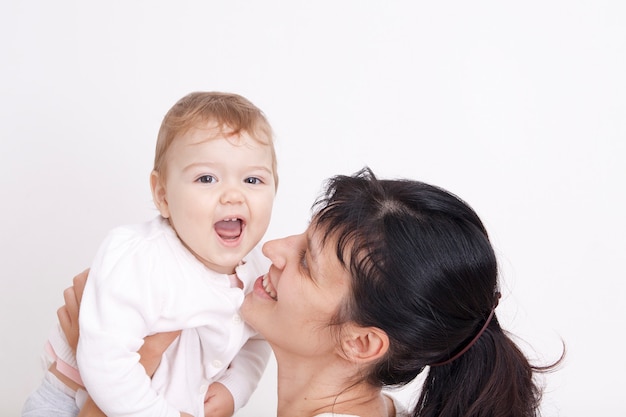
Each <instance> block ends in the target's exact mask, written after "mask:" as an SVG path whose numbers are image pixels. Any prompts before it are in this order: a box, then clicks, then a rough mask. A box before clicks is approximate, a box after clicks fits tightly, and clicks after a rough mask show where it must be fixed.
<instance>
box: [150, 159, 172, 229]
mask: <svg viewBox="0 0 626 417" xmlns="http://www.w3.org/2000/svg"><path fill="white" fill-rule="evenodd" d="M163 180H164V179H163V178H161V176H160V174H159V173H158V172H157V171H152V172H151V173H150V190H152V201H154V205H155V206H156V208H157V209H158V210H159V213H161V216H163V217H164V218H166V219H167V218H169V217H170V210H169V206H168V204H167V194H166V192H165V191H166V190H165V184H164V183H163Z"/></svg>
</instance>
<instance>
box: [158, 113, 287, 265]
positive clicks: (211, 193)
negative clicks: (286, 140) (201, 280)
mask: <svg viewBox="0 0 626 417" xmlns="http://www.w3.org/2000/svg"><path fill="white" fill-rule="evenodd" d="M166 165H167V169H166V174H165V176H166V178H161V179H160V180H161V183H162V184H163V189H162V195H163V197H162V198H159V200H160V201H161V204H158V206H159V211H160V212H161V215H163V216H164V217H167V218H169V219H170V223H171V224H172V226H173V227H174V229H175V230H176V233H177V234H178V236H179V237H180V239H181V240H182V241H183V243H184V244H185V245H186V246H187V247H188V248H189V250H190V251H191V252H192V253H193V254H194V255H195V256H196V257H197V258H198V259H199V260H200V261H201V262H202V263H204V264H205V265H206V266H207V267H209V268H211V269H213V270H215V271H217V272H221V273H227V274H230V273H233V272H234V268H235V266H237V264H238V263H239V262H240V261H241V260H242V259H243V257H244V256H245V255H246V254H247V253H248V252H250V251H251V250H252V249H253V248H254V247H255V246H256V245H257V244H258V243H259V241H260V240H261V238H262V237H263V235H264V234H265V232H266V230H267V227H268V225H269V222H270V217H271V214H272V206H273V203H274V197H275V195H276V184H275V180H274V178H275V176H274V171H273V166H274V164H273V156H272V151H271V148H270V146H269V145H266V144H262V143H260V142H258V141H257V140H255V139H253V138H252V137H250V136H249V135H248V133H246V132H243V133H241V134H240V135H239V136H229V137H226V136H224V134H223V133H222V132H220V130H218V129H217V128H215V127H214V126H213V125H207V127H206V128H203V129H199V128H197V129H191V130H190V131H188V132H187V133H185V134H184V135H181V136H179V137H177V138H176V139H175V140H174V142H173V143H172V144H171V147H170V149H169V150H168V153H167V157H166Z"/></svg>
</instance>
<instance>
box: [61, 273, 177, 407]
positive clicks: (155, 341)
mask: <svg viewBox="0 0 626 417" xmlns="http://www.w3.org/2000/svg"><path fill="white" fill-rule="evenodd" d="M88 272H89V270H85V271H83V272H81V273H80V274H78V275H77V276H75V277H74V279H73V281H72V282H73V285H72V286H71V287H69V288H67V289H66V290H65V291H64V292H63V298H64V300H65V304H64V305H63V306H61V307H60V308H59V309H58V311H57V316H58V318H59V323H60V325H61V328H62V329H63V333H65V337H66V338H67V340H68V342H69V344H70V347H71V348H72V349H73V350H74V352H76V347H77V344H78V337H79V327H78V314H79V310H80V303H81V300H82V296H83V291H84V289H85V283H86V282H87V274H88ZM179 334H180V331H173V332H167V333H158V334H155V335H153V336H148V337H146V338H144V344H143V345H142V346H141V348H140V349H139V354H140V356H141V358H140V359H139V362H140V363H141V365H143V367H144V368H145V369H146V373H147V374H148V375H149V376H152V375H153V374H154V372H155V371H156V369H157V368H158V366H159V363H160V362H161V356H162V355H163V352H165V350H166V349H167V347H168V346H169V345H170V344H171V343H172V342H173V341H174V339H176V337H178V335H179ZM181 416H182V417H185V416H188V414H185V413H181ZM79 417H106V416H105V414H104V413H103V412H102V410H100V409H99V408H98V406H97V405H96V404H95V403H94V402H93V400H92V399H91V397H88V398H87V401H86V402H85V404H84V405H83V408H82V409H81V411H80V414H79Z"/></svg>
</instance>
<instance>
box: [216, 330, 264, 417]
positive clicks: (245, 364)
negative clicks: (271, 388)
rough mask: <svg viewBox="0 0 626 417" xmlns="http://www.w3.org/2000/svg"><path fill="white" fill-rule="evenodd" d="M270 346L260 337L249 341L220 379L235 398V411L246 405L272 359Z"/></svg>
mask: <svg viewBox="0 0 626 417" xmlns="http://www.w3.org/2000/svg"><path fill="white" fill-rule="evenodd" d="M270 352H271V348H270V345H269V344H268V343H267V342H266V341H265V339H262V338H261V337H260V336H256V337H253V338H250V339H248V341H247V342H246V343H245V344H244V345H243V347H242V348H241V350H240V351H239V352H238V353H237V356H235V358H234V359H233V361H232V362H231V363H230V366H229V367H228V369H227V370H226V372H225V373H224V374H223V375H222V376H221V377H220V378H219V379H218V381H217V382H220V383H222V384H223V385H224V386H225V387H226V388H228V390H229V391H230V393H231V394H232V396H233V399H234V400H235V411H237V410H239V409H240V408H241V407H243V406H244V405H246V403H247V402H248V400H249V399H250V397H251V396H252V393H253V392H254V390H255V389H256V387H257V385H258V383H259V380H260V379H261V376H262V375H263V371H265V367H266V366H267V362H268V360H269V357H270Z"/></svg>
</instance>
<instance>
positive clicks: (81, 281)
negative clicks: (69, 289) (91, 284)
mask: <svg viewBox="0 0 626 417" xmlns="http://www.w3.org/2000/svg"><path fill="white" fill-rule="evenodd" d="M88 275H89V269H85V270H84V271H83V272H81V273H80V274H78V275H76V276H75V277H74V279H73V280H72V282H73V284H74V285H73V286H74V292H75V293H76V300H77V302H78V304H79V305H80V302H81V300H82V299H83V292H84V291H85V284H86V282H87V276H88Z"/></svg>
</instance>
